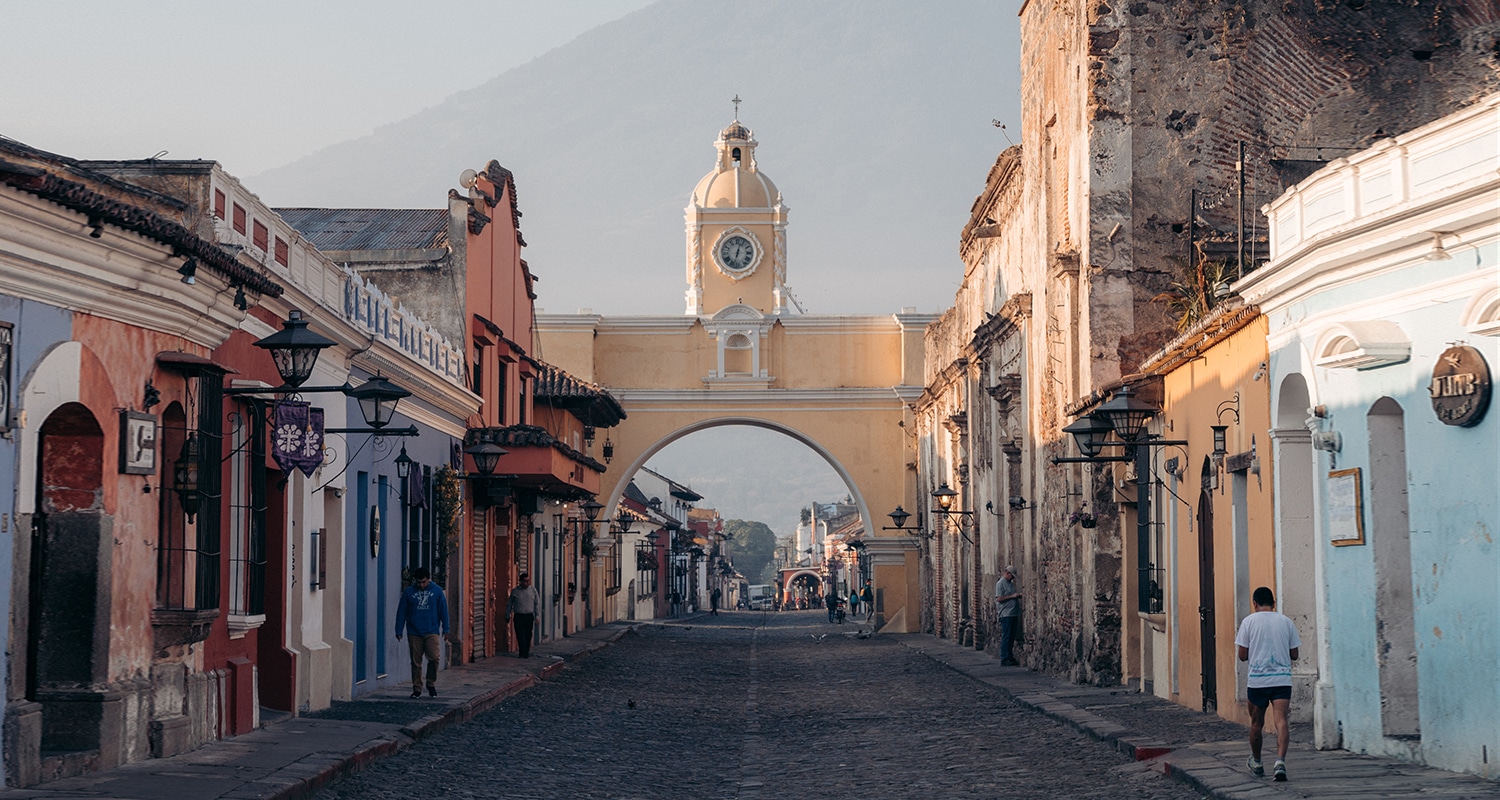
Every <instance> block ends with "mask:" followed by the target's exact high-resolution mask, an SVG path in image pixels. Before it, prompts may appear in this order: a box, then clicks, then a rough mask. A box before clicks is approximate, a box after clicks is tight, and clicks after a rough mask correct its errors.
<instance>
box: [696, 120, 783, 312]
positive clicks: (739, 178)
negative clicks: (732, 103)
mask: <svg viewBox="0 0 1500 800" xmlns="http://www.w3.org/2000/svg"><path fill="white" fill-rule="evenodd" d="M735 100H736V101H738V100H739V98H735ZM736 109H738V103H737V102H736ZM757 144H758V143H757V142H756V141H755V135H754V133H752V132H751V130H750V129H749V128H747V127H745V126H744V125H742V124H740V121H739V114H738V113H736V114H735V120H734V122H732V123H730V124H729V127H727V128H725V129H724V130H722V131H720V132H719V138H718V139H717V140H716V141H715V142H714V147H715V148H716V149H717V150H718V159H717V161H716V163H715V164H714V168H713V170H711V171H710V172H709V173H708V174H707V175H705V176H703V180H700V181H698V186H697V188H695V189H693V196H692V199H691V200H689V201H688V206H687V211H686V221H687V280H688V289H687V313H689V314H695V315H699V316H712V315H714V314H717V313H718V312H719V311H720V310H722V309H724V308H725V307H726V306H730V305H743V306H749V307H751V308H754V309H755V310H757V311H759V312H760V313H761V314H766V315H779V314H781V313H782V311H783V310H784V309H785V307H786V214H787V208H786V206H785V205H784V204H783V203H782V202H781V192H780V191H778V190H777V189H776V184H774V183H772V182H771V179H770V178H768V177H766V175H765V173H763V172H761V171H760V169H759V167H758V166H757V165H756V163H755V147H756V145H757Z"/></svg>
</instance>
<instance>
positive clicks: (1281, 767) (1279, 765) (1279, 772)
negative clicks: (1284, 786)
mask: <svg viewBox="0 0 1500 800" xmlns="http://www.w3.org/2000/svg"><path fill="white" fill-rule="evenodd" d="M1271 775H1272V776H1274V777H1273V778H1272V780H1278V781H1284V780H1286V762H1285V761H1282V760H1281V759H1279V758H1278V759H1276V766H1274V767H1272V768H1271Z"/></svg>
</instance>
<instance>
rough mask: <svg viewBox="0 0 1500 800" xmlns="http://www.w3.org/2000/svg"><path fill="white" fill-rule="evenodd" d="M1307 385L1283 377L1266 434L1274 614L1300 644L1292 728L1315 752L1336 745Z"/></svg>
mask: <svg viewBox="0 0 1500 800" xmlns="http://www.w3.org/2000/svg"><path fill="white" fill-rule="evenodd" d="M1311 395H1312V393H1311V390H1310V388H1309V386H1308V383H1307V379H1306V378H1305V377H1304V376H1303V375H1302V374H1301V373H1297V372H1293V373H1290V374H1288V375H1287V376H1286V377H1285V378H1284V379H1283V380H1282V382H1281V386H1280V389H1279V390H1278V392H1277V395H1276V406H1275V410H1274V415H1275V416H1274V419H1275V425H1276V427H1274V428H1272V430H1271V444H1272V447H1273V448H1274V456H1273V458H1274V462H1275V464H1276V469H1275V472H1274V480H1275V482H1276V497H1275V503H1276V568H1277V576H1278V583H1279V584H1280V585H1279V586H1277V587H1276V597H1277V601H1278V602H1277V605H1278V610H1279V611H1281V613H1283V614H1286V615H1287V616H1288V617H1290V618H1291V620H1292V622H1293V623H1295V624H1296V626H1297V632H1298V634H1299V635H1300V636H1301V638H1302V654H1303V655H1302V657H1301V658H1299V659H1298V660H1297V662H1296V663H1295V664H1293V665H1292V691H1293V697H1292V711H1291V716H1292V722H1293V723H1305V722H1307V721H1309V720H1311V721H1312V722H1313V725H1314V733H1313V737H1314V739H1315V740H1316V741H1317V743H1318V746H1319V747H1334V746H1337V744H1338V729H1337V724H1336V723H1335V722H1334V719H1333V712H1332V707H1333V694H1332V693H1333V687H1332V686H1324V685H1323V684H1322V683H1321V681H1320V679H1319V677H1318V676H1319V674H1320V662H1321V661H1322V659H1323V651H1322V648H1321V647H1320V646H1319V639H1320V637H1321V635H1322V632H1321V630H1320V623H1319V619H1320V609H1321V607H1322V602H1323V600H1322V597H1321V591H1320V590H1319V582H1320V581H1321V580H1322V560H1323V553H1322V550H1321V549H1320V548H1319V547H1318V540H1317V530H1316V525H1315V523H1314V520H1315V519H1316V490H1317V487H1318V486H1319V485H1321V481H1319V480H1316V479H1315V477H1316V475H1317V468H1318V458H1317V456H1316V451H1315V450H1314V449H1313V444H1312V428H1311V427H1309V426H1310V425H1312V426H1314V427H1315V426H1316V425H1317V423H1318V422H1319V420H1318V419H1317V418H1316V417H1310V416H1309V415H1310V413H1311V411H1312V407H1313V405H1314V402H1313V399H1312V396H1311Z"/></svg>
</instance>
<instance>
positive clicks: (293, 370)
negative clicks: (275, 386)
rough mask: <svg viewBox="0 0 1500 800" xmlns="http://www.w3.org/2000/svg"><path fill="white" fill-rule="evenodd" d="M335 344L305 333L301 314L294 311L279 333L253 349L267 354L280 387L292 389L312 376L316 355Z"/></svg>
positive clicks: (316, 359) (316, 335)
mask: <svg viewBox="0 0 1500 800" xmlns="http://www.w3.org/2000/svg"><path fill="white" fill-rule="evenodd" d="M336 344H338V342H335V341H334V340H332V339H330V338H328V337H326V336H322V335H319V334H317V333H314V332H312V331H310V330H308V329H307V320H305V319H303V317H302V312H301V311H298V310H296V309H293V310H292V311H291V312H290V313H288V314H287V319H286V322H283V323H281V330H279V331H277V332H276V333H273V334H271V335H270V336H267V337H266V338H264V339H261V340H260V341H258V342H256V343H255V346H256V347H259V348H262V349H264V350H267V351H270V353H271V360H272V361H275V362H276V372H277V374H279V375H281V380H282V382H283V384H284V385H285V386H287V387H288V388H292V389H295V388H297V387H299V386H301V385H302V384H304V383H307V379H308V378H310V377H312V372H313V367H314V366H315V365H317V363H318V355H319V354H321V353H322V352H323V351H324V350H325V349H327V348H329V347H332V346H334V345H336Z"/></svg>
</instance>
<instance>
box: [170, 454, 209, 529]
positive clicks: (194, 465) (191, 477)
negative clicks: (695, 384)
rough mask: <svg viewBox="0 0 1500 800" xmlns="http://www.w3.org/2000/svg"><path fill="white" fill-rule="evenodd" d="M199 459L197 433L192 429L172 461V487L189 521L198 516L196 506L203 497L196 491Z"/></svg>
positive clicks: (200, 457) (200, 458)
mask: <svg viewBox="0 0 1500 800" xmlns="http://www.w3.org/2000/svg"><path fill="white" fill-rule="evenodd" d="M201 460H202V453H201V452H200V450H199V447H198V433H197V432H196V431H193V432H190V433H188V435H187V440H186V441H184V442H183V443H182V453H181V454H179V455H178V456H177V460H176V461H175V462H173V463H172V488H173V489H174V490H176V492H177V500H178V502H179V503H181V504H182V513H183V515H184V516H186V517H187V521H188V522H189V523H191V522H192V521H193V518H194V517H196V516H198V506H199V504H200V503H201V501H202V499H203V498H202V495H201V494H200V493H199V491H198V470H199V467H200V466H201V463H200V462H201Z"/></svg>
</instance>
